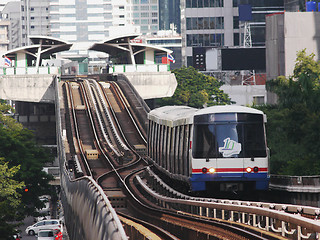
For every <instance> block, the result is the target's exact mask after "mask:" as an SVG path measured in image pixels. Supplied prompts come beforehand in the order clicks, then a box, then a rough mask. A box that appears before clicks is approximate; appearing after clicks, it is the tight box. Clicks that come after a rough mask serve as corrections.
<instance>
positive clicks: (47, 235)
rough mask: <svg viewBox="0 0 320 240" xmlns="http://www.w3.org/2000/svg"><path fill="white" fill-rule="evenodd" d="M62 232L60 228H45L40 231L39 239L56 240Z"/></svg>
mask: <svg viewBox="0 0 320 240" xmlns="http://www.w3.org/2000/svg"><path fill="white" fill-rule="evenodd" d="M59 232H60V230H59V229H54V230H52V229H43V230H39V232H38V238H37V239H38V240H55V239H56V237H57V236H58V233H59Z"/></svg>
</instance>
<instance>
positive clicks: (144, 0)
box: [141, 0, 149, 4]
mask: <svg viewBox="0 0 320 240" xmlns="http://www.w3.org/2000/svg"><path fill="white" fill-rule="evenodd" d="M147 3H149V0H141V4H147Z"/></svg>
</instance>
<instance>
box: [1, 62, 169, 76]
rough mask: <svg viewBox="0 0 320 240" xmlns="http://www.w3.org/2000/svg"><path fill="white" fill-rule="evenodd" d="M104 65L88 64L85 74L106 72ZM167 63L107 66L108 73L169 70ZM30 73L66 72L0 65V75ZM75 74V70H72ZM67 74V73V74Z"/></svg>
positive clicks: (50, 68) (45, 68) (47, 68)
mask: <svg viewBox="0 0 320 240" xmlns="http://www.w3.org/2000/svg"><path fill="white" fill-rule="evenodd" d="M104 71H107V67H106V66H97V68H96V70H95V68H94V66H90V68H89V69H88V73H86V74H89V75H90V74H100V73H107V72H104ZM169 71H170V65H169V64H136V65H132V64H120V65H113V66H111V67H109V72H108V73H134V72H169ZM31 74H62V75H64V74H66V73H62V72H61V68H60V67H55V66H46V67H39V68H36V67H2V68H0V76H1V75H31ZM72 74H77V72H72ZM67 75H68V74H67Z"/></svg>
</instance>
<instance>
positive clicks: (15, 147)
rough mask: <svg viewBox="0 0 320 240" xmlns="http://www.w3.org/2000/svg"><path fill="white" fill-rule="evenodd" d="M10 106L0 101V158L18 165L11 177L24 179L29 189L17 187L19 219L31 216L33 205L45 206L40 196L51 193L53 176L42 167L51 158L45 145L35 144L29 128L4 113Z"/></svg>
mask: <svg viewBox="0 0 320 240" xmlns="http://www.w3.org/2000/svg"><path fill="white" fill-rule="evenodd" d="M10 110H12V109H11V108H10V106H8V105H5V104H3V103H0V122H1V124H0V142H1V144H0V158H3V159H5V164H7V166H8V169H16V168H19V171H17V172H15V174H14V175H12V180H14V181H16V182H17V183H21V182H24V184H25V185H26V187H27V188H28V189H29V191H28V192H24V191H23V190H22V189H18V188H17V192H18V193H19V194H21V203H20V206H19V207H18V210H17V211H16V212H15V214H16V216H15V218H16V219H15V220H17V221H21V220H23V219H24V217H25V216H27V215H29V216H34V215H35V213H36V209H41V208H42V207H44V203H43V202H42V201H41V200H40V199H39V196H41V195H47V194H49V195H50V194H51V193H52V186H51V185H49V181H50V180H52V179H53V178H52V176H51V175H48V174H47V173H46V172H44V171H42V170H43V167H44V164H45V163H46V162H50V161H52V158H51V157H50V155H49V152H47V150H46V149H44V148H43V147H41V146H38V145H37V144H36V142H35V138H34V135H33V133H32V132H31V131H30V130H28V129H26V128H23V126H22V125H21V124H19V123H17V122H16V121H15V120H14V119H13V118H12V117H11V116H8V115H6V114H7V113H8V112H9V111H10ZM9 201H10V199H9ZM1 214H2V213H1V212H0V215H1Z"/></svg>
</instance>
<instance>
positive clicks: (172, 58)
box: [168, 54, 176, 63]
mask: <svg viewBox="0 0 320 240" xmlns="http://www.w3.org/2000/svg"><path fill="white" fill-rule="evenodd" d="M168 60H169V61H170V62H173V63H175V62H176V60H174V57H173V56H172V55H171V54H168Z"/></svg>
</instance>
